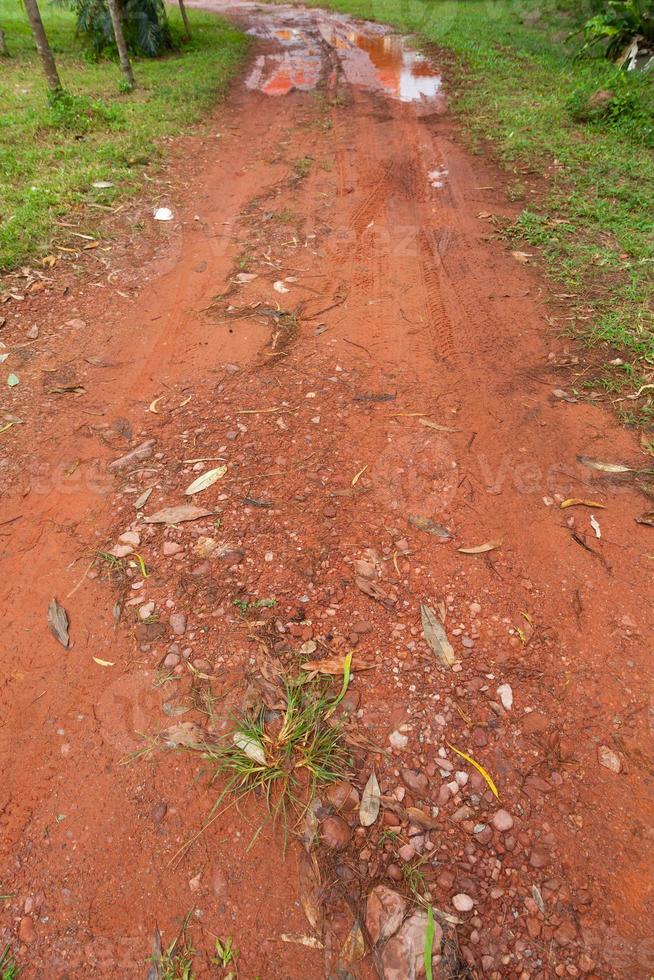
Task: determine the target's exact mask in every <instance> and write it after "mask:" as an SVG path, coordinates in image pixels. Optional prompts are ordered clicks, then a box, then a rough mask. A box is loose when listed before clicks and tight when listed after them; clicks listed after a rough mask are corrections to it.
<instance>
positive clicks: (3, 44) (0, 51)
mask: <svg viewBox="0 0 654 980" xmlns="http://www.w3.org/2000/svg"><path fill="white" fill-rule="evenodd" d="M8 57H9V48H8V47H7V41H6V40H5V32H4V31H3V29H2V28H1V27H0V58H8Z"/></svg>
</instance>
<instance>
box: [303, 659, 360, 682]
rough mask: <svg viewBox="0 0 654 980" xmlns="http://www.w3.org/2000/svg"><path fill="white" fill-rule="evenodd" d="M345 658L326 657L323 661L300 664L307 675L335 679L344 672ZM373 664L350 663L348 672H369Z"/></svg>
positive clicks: (308, 661)
mask: <svg viewBox="0 0 654 980" xmlns="http://www.w3.org/2000/svg"><path fill="white" fill-rule="evenodd" d="M346 660H347V657H326V658H325V659H324V660H307V661H306V663H303V664H302V670H304V671H306V672H307V673H311V672H313V671H315V672H316V673H317V674H329V675H330V676H331V677H336V676H338V675H339V674H342V673H344V671H345V662H346ZM374 666H375V665H374V664H362V663H360V662H359V663H356V664H355V663H350V670H371V669H372V668H373V667H374Z"/></svg>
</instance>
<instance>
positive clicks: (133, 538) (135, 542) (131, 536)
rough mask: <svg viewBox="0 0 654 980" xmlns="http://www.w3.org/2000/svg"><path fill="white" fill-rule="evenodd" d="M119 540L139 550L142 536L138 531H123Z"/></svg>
mask: <svg viewBox="0 0 654 980" xmlns="http://www.w3.org/2000/svg"><path fill="white" fill-rule="evenodd" d="M118 540H119V541H120V543H121V544H131V546H132V548H138V546H139V545H140V543H141V535H140V534H139V533H138V532H137V531H123V533H122V534H121V535H120V537H119V538H118Z"/></svg>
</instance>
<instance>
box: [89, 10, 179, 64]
mask: <svg viewBox="0 0 654 980" xmlns="http://www.w3.org/2000/svg"><path fill="white" fill-rule="evenodd" d="M73 9H74V11H75V14H76V16H77V29H78V31H81V32H82V33H84V34H87V35H88V37H89V38H90V40H91V44H92V46H93V50H94V52H95V54H96V55H99V54H101V53H102V52H103V51H105V50H107V49H111V48H113V47H114V45H115V42H114V32H113V27H112V26H111V17H110V15H109V7H108V6H107V3H106V0H73ZM119 9H120V14H121V19H122V22H123V31H124V34H125V40H126V42H127V47H128V49H129V50H130V51H131V52H132V54H139V55H145V56H146V57H148V58H155V57H157V56H158V55H160V54H163V53H164V52H165V51H171V50H172V49H173V48H174V43H173V38H172V34H171V31H170V26H169V24H168V18H167V16H166V8H165V7H164V4H163V2H162V0H119Z"/></svg>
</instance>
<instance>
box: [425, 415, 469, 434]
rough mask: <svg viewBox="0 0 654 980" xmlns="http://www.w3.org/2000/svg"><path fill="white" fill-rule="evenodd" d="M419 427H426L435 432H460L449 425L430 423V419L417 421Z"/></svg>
mask: <svg viewBox="0 0 654 980" xmlns="http://www.w3.org/2000/svg"><path fill="white" fill-rule="evenodd" d="M418 421H419V422H420V425H426V426H427V428H428V429H436V431H437V432H460V431H461V429H453V428H452V426H450V425H439V424H438V422H432V420H431V419H424V418H421V419H418Z"/></svg>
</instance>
